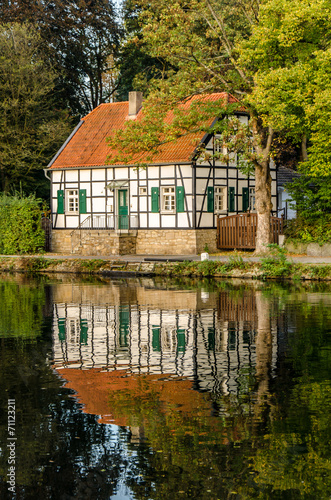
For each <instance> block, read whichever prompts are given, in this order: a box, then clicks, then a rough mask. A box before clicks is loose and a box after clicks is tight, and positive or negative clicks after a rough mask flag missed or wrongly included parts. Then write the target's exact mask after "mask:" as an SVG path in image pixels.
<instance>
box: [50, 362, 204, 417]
mask: <svg viewBox="0 0 331 500" xmlns="http://www.w3.org/2000/svg"><path fill="white" fill-rule="evenodd" d="M58 374H59V375H60V376H61V377H62V378H63V379H65V380H66V381H67V382H66V384H65V386H66V388H68V389H73V390H74V391H76V393H77V394H76V397H77V398H78V400H79V402H80V403H82V404H83V405H84V408H83V411H84V412H85V413H89V414H94V415H100V418H99V420H98V422H99V423H103V424H115V425H120V426H127V425H130V424H132V423H130V422H129V421H128V417H127V413H128V412H125V404H126V401H127V402H128V401H131V402H132V400H133V398H134V399H135V400H137V399H140V398H142V399H143V400H145V401H147V399H148V398H149V397H150V398H151V400H153V402H155V401H157V402H159V404H160V407H161V409H160V411H162V412H164V413H167V412H169V411H173V410H175V411H179V412H181V413H185V414H186V415H187V416H189V415H191V414H192V412H194V414H195V415H196V412H197V411H203V413H205V412H210V409H211V407H210V402H209V396H207V395H205V394H203V393H200V392H198V391H195V390H192V386H193V381H192V380H189V379H187V378H173V377H172V376H171V375H166V374H162V375H160V374H155V375H131V374H130V373H129V372H128V371H126V370H114V371H103V370H101V369H96V368H92V369H90V370H80V369H75V368H63V369H61V370H58ZM126 395H127V396H128V397H127V398H126ZM118 396H120V401H121V410H123V411H121V410H120V409H119V408H118V407H116V406H117V405H116V404H115V405H114V404H112V399H116V398H118ZM114 397H115V398H114Z"/></svg>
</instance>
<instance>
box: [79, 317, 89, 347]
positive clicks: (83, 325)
mask: <svg viewBox="0 0 331 500" xmlns="http://www.w3.org/2000/svg"><path fill="white" fill-rule="evenodd" d="M87 331H88V324H87V319H81V320H80V343H81V344H85V345H87Z"/></svg>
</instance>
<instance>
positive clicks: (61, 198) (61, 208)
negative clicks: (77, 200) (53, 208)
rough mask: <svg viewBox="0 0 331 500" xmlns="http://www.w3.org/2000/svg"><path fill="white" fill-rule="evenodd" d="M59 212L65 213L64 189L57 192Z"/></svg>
mask: <svg viewBox="0 0 331 500" xmlns="http://www.w3.org/2000/svg"><path fill="white" fill-rule="evenodd" d="M57 213H58V214H64V191H63V189H59V190H58V192H57Z"/></svg>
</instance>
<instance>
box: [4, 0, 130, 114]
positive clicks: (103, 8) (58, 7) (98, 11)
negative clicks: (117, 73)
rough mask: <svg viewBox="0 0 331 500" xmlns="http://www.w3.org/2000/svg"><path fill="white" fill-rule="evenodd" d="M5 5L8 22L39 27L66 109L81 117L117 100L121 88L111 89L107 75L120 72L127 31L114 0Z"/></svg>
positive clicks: (26, 0)
mask: <svg viewBox="0 0 331 500" xmlns="http://www.w3.org/2000/svg"><path fill="white" fill-rule="evenodd" d="M1 4H2V5H1ZM0 6H1V9H0V12H1V14H0V19H1V20H2V22H19V23H24V22H26V21H29V22H31V23H33V24H34V25H35V26H36V29H37V30H38V31H39V33H40V37H41V40H42V46H43V51H44V53H45V56H46V57H47V58H48V60H49V62H50V63H51V65H52V66H53V67H54V68H55V69H56V71H57V72H58V75H57V82H56V84H57V85H56V90H57V92H58V103H59V105H60V106H61V107H62V108H65V107H69V108H70V109H71V111H72V114H74V115H77V114H78V115H81V114H86V113H88V112H90V111H91V110H92V109H93V108H95V107H96V106H98V105H99V104H100V103H101V102H106V101H108V100H109V99H111V98H112V96H113V94H114V92H115V87H112V88H110V87H109V86H106V87H105V86H104V84H103V75H104V74H105V73H108V72H109V71H111V70H112V69H113V67H114V66H113V62H114V57H115V56H116V53H117V47H118V44H119V39H120V36H121V30H120V29H119V26H118V22H117V20H116V13H115V9H114V6H113V2H112V1H111V0H80V1H77V0H69V1H65V2H64V1H63V0H54V1H52V2H45V1H43V0H42V1H36V0H22V1H20V2H10V3H9V2H0Z"/></svg>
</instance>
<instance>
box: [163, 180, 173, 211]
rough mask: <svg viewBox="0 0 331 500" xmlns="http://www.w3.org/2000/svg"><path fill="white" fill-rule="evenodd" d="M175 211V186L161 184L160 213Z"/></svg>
mask: <svg viewBox="0 0 331 500" xmlns="http://www.w3.org/2000/svg"><path fill="white" fill-rule="evenodd" d="M175 213H176V189H175V186H161V214H175Z"/></svg>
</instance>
